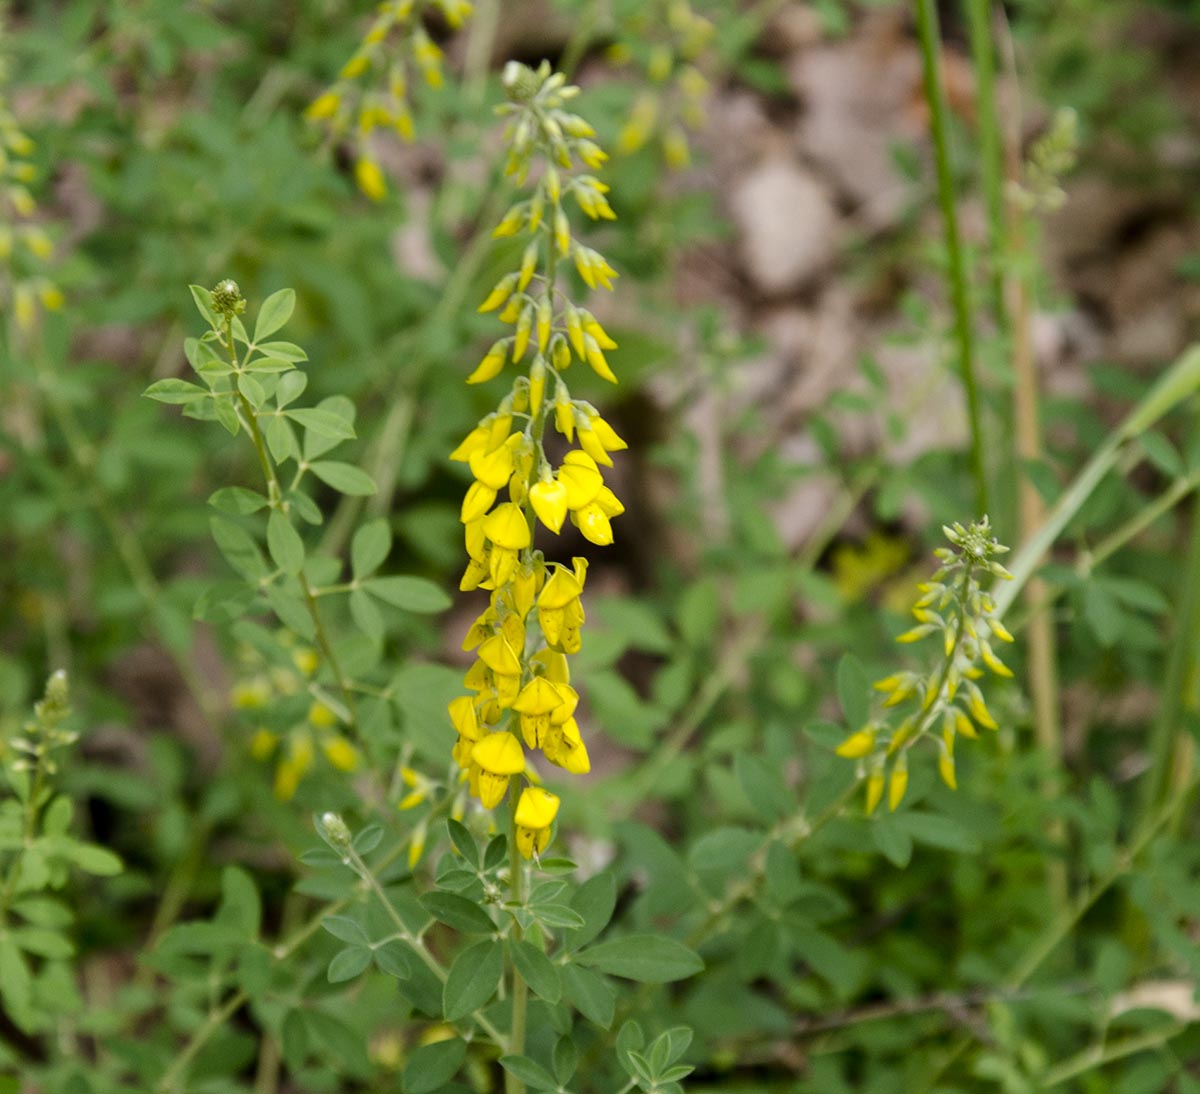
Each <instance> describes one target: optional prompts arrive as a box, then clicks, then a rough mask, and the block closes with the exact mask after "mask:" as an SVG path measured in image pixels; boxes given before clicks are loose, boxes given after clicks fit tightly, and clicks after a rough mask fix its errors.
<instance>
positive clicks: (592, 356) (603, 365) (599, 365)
mask: <svg viewBox="0 0 1200 1094" xmlns="http://www.w3.org/2000/svg"><path fill="white" fill-rule="evenodd" d="M583 345H584V350H585V354H586V357H587V363H588V364H589V365H591V367H592V371H593V372H594V373H595V374H596V375H597V376H599V377H600V378H601V379H602V380H607V381H608V382H609V383H610V384H615V383H616V382H617V377H616V374H615V373H614V372H613V370H612V369H611V368H609V367H608V362H607V361H606V360H605V359H604V351H603V350H601V349H600V343H599V342H597V341H596V339H595V338H593V337H592V336H591V335H590V334H585V335H584V336H583Z"/></svg>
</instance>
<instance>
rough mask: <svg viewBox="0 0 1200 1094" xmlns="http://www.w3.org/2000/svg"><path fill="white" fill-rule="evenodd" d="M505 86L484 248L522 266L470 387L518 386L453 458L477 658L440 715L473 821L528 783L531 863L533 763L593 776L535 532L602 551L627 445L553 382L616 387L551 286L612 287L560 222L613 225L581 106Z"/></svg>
mask: <svg viewBox="0 0 1200 1094" xmlns="http://www.w3.org/2000/svg"><path fill="white" fill-rule="evenodd" d="M504 82H505V88H506V90H507V92H508V96H509V102H508V103H507V104H506V105H505V106H503V107H501V110H502V111H503V112H504V113H506V114H507V115H508V116H509V119H510V120H509V123H508V127H507V129H506V133H505V136H506V139H507V142H508V158H507V162H506V172H507V174H509V175H510V176H513V177H515V178H516V179H517V181H518V182H519V183H522V184H525V183H526V181H527V179H528V178H529V176H530V173H531V171H536V178H535V180H534V181H533V182H532V183H530V184H529V186H528V189H529V191H530V193H529V196H528V197H527V198H524V199H523V200H520V201H518V202H517V203H516V204H514V205H513V206H512V208H510V209H509V210H508V212H506V213H505V215H504V217H503V218H502V219H501V221H500V224H499V225H498V227H497V228H496V230H495V231H494V233H493V235H494V236H496V237H497V238H504V237H513V236H523V237H526V239H527V242H526V245H525V247H524V250H523V253H522V257H521V262H520V267H519V268H518V269H517V270H515V271H514V272H512V273H510V274H508V275H506V276H505V277H503V278H502V279H501V280H500V281H499V283H498V284H497V285H496V286H495V288H493V289H492V291H491V292H490V293H489V294H488V296H487V298H486V299H485V300H484V302H483V304H482V305H481V307H480V309H479V310H480V311H481V312H493V311H495V312H498V313H499V318H500V320H501V321H502V322H504V323H507V324H509V325H510V326H512V328H513V331H512V333H511V334H510V335H508V336H506V337H504V338H500V339H499V340H497V341H496V342H495V343H494V344H493V345H492V346H491V348H490V349H489V350H488V351H487V353H486V354H485V355H484V358H483V360H482V362H481V363H480V364H479V366H478V367H477V368H476V369H475V371H474V372H473V373H472V374H471V375H470V376H469V377H468V378H467V383H470V384H479V383H486V382H488V381H489V380H492V379H494V378H495V377H497V376H498V375H499V374H500V372H501V371H502V370H503V368H504V366H505V365H506V364H507V363H508V362H509V361H512V362H514V363H516V364H518V365H521V366H523V367H524V370H525V371H524V374H523V375H520V376H518V377H517V379H516V381H515V382H514V384H513V386H512V388H511V390H510V392H509V394H508V395H506V396H505V397H504V399H503V400H502V401H501V403H500V405H499V406H498V408H497V409H496V411H495V412H494V413H492V414H489V415H488V416H487V417H486V418H484V419H483V420H482V421H480V422H479V424H478V425H477V426H476V427H475V428H474V429H473V430H472V431H471V432H470V434H469V435H468V436H467V437H466V438H465V439H464V440H463V442H462V443H461V444H460V445H459V446H458V447H457V448H456V449H455V450H454V452H452V453H451V456H450V458H451V459H453V460H456V461H459V462H461V463H465V464H466V465H467V466H468V467H469V468H470V470H471V475H472V476H473V479H474V481H473V482H472V483H471V486H470V487H469V489H468V490H467V493H466V497H465V498H464V499H463V505H462V513H461V516H462V523H463V526H464V528H465V534H466V549H467V555H468V559H469V561H468V563H467V568H466V572H465V573H464V574H463V578H462V582H461V585H460V587H461V588H462V589H463V590H464V591H468V590H471V589H477V588H481V589H486V590H488V591H489V592H490V597H489V600H488V606H487V608H486V609H485V610H484V611H483V613H482V614H481V615H480V616H479V618H478V619H476V620H475V623H474V625H473V626H472V627H471V629H470V631H469V632H468V633H467V636H466V639H465V640H464V642H463V648H464V649H466V650H474V651H475V655H476V661H475V663H474V665H473V666H472V667H471V669H470V670H469V671H468V672H467V674H466V678H465V680H464V683H465V684H466V686H467V688H468V689H470V691H472V692H473V693H474V694H473V695H464V696H460V697H459V698H457V699H455V700H454V701H453V702H452V703H451V704H450V719H451V721H452V722H453V724H454V728H455V730H456V731H457V732H458V742H457V744H456V745H455V746H454V758H455V760H456V762H457V763H458V764H459V766H460V767H462V768H463V769H464V771H465V772H466V778H467V781H468V785H469V787H470V791H471V793H472V794H473V795H474V796H475V797H477V798H478V799H479V800H480V801H481V802H482V803H483V805H484V806H485V807H486V808H489V809H491V808H494V807H495V806H496V805H498V804H499V803H500V802H501V801H502V800H503V799H504V797H505V795H506V794H507V792H508V790H509V787H510V785H511V784H512V781H513V780H514V779H518V780H520V779H524V781H525V782H526V783H528V784H529V785H527V786H525V787H524V789H522V790H521V793H520V797H519V799H517V800H516V804H515V806H514V813H513V817H514V827H515V838H516V841H517V845H518V848H519V849H520V851H521V853H522V854H523V855H524V856H525V857H526V858H530V857H532V856H534V855H536V854H540V853H541V851H542V850H543V849H544V848H545V847H546V845H547V843H548V842H549V839H550V828H551V825H552V824H553V822H554V818H555V816H556V814H557V811H558V804H559V799H558V798H557V797H556V796H555V795H553V794H551V793H549V792H548V791H546V790H543V789H542V788H540V787H539V786H537V785H534V784H535V783H536V782H537V781H538V776H537V773H536V771H535V770H534V768H533V767H531V761H530V758H529V754H530V753H538V752H540V753H541V755H542V757H543V758H544V759H545V760H546V761H547V762H548V763H551V764H553V765H555V766H557V767H561V768H563V769H564V770H565V771H569V772H571V773H572V774H579V775H582V774H586V773H587V771H588V770H589V769H590V762H589V760H588V753H587V746H586V745H585V744H584V742H583V736H582V734H581V733H580V730H579V724H578V723H577V722H576V720H575V709H576V706H577V705H578V702H579V696H578V694H577V693H576V691H575V689H574V688H573V687H571V675H570V669H569V667H568V663H567V658H568V656H569V655H571V654H574V653H577V652H578V651H579V648H580V645H581V636H580V630H581V628H582V626H583V623H584V610H583V602H582V595H583V588H584V583H585V581H586V579H587V559H585V558H575V559H573V560H572V562H571V565H570V566H566V565H563V564H562V563H557V562H548V561H547V560H546V559H545V557H544V555H543V554H542V552H541V551H540V550H538V549H536V548H535V546H534V536H535V532H536V529H537V526H538V525H539V524H540V525H541V526H542V527H543V528H545V529H546V530H548V531H549V532H550V533H553V534H555V535H557V534H559V533H560V532H561V530H562V528H563V526H564V525H565V524H566V522H567V520H568V519H569V520H570V521H571V523H572V524H574V525H575V526H576V527H577V528H578V529H579V531H580V532H581V533H582V535H583V536H584V537H585V538H586V539H587V540H589V541H590V542H592V543H595V544H597V545H599V546H605V545H607V544H610V543H612V541H613V530H612V521H613V519H614V518H615V517H618V516H619V515H620V514H621V513H622V512H624V506H623V505H622V504H621V502H620V501H619V500H618V498H617V496H616V495H615V494H614V493H613V492H612V490H611V489H610V488H609V487H608V486H606V485H605V482H604V473H603V471H602V470H601V468H602V467H612V466H613V461H612V455H611V454H612V453H613V452H619V451H621V450H622V449H624V448H625V447H626V444H625V442H624V441H623V440H622V439H621V438H620V437H619V436H618V435H617V433H616V431H615V430H614V429H613V428H612V426H611V425H609V423H608V422H606V421H605V420H604V419H603V418H602V417H601V416H600V414H599V412H598V411H597V410H596V408H595V407H594V406H592V405H591V404H590V403H587V402H584V401H583V400H580V399H574V398H572V396H571V393H570V390H569V388H568V387H567V383H566V380H565V378H564V376H563V373H564V372H565V371H566V370H567V369H568V367H569V366H570V365H571V364H572V362H573V361H575V360H577V359H578V360H579V361H582V362H584V363H586V364H587V365H588V366H589V367H590V368H591V369H593V370H594V371H595V372H596V373H597V375H599V376H601V377H602V378H603V379H605V380H607V381H609V382H611V383H615V382H616V376H615V375H614V374H613V372H612V369H611V368H610V367H609V365H608V361H607V358H606V357H605V351H607V350H611V349H614V348H616V343H615V342H614V341H613V340H612V339H611V338H610V337H609V336H608V334H607V333H606V332H605V330H604V328H603V327H602V326H601V325H600V323H599V322H598V321H597V320H596V318H595V316H594V315H593V314H592V313H591V312H590V311H588V310H587V309H586V308H583V307H580V306H579V305H578V304H576V303H574V302H573V301H572V300H571V299H570V296H569V295H568V292H567V290H566V288H565V287H564V286H563V284H562V283H561V282H562V280H563V273H562V266H563V264H564V263H565V262H566V261H568V260H569V261H570V262H571V263H572V265H573V267H574V269H575V270H576V272H577V273H578V275H579V277H580V279H581V280H582V281H583V283H584V284H585V285H586V286H588V287H589V288H596V287H604V288H609V287H611V283H612V279H613V277H615V276H616V271H614V270H613V268H612V267H611V266H610V265H609V264H608V262H607V261H606V260H605V259H604V257H603V255H601V254H599V252H597V251H595V250H594V249H592V248H591V247H588V246H586V245H584V244H583V243H582V242H581V241H580V240H578V239H577V238H576V237H575V235H574V233H573V231H572V225H571V218H570V215H569V213H568V208H569V205H568V201H573V202H574V203H575V206H576V207H577V208H578V209H579V210H580V211H581V212H582V213H583V214H584V215H585V216H586V217H588V218H590V219H592V220H611V219H612V218H613V217H614V215H615V214H614V213H613V211H612V208H611V206H610V205H609V203H608V199H607V198H606V197H605V194H606V193H607V190H608V187H606V186H605V185H604V184H603V183H602V182H600V181H599V180H598V179H597V178H595V177H594V176H593V175H591V174H589V173H587V172H586V171H585V170H583V168H592V169H595V168H598V167H599V166H600V165H601V164H602V163H603V162H604V160H605V159H606V156H605V154H604V152H603V151H602V150H601V149H600V148H599V146H598V145H596V144H595V143H594V142H593V141H592V139H591V138H592V136H593V130H592V127H591V126H590V125H589V124H588V123H587V122H586V121H584V119H583V118H581V117H579V115H577V114H573V113H571V112H569V111H568V110H566V109H565V104H566V103H567V102H568V101H569V100H570V99H572V98H573V97H574V96H575V95H576V94H577V92H578V89H577V88H574V87H570V86H567V84H566V80H565V77H563V76H562V75H559V74H551V71H550V68H549V66H548V65H545V64H543V65H542V67H541V68H539V69H538V70H537V71H534V70H532V69H530V68H528V67H526V66H524V65H520V64H517V63H515V62H514V63H512V64H510V65H509V66H508V68H506V69H505V73H504ZM548 425H552V427H553V428H554V429H555V430H557V432H558V433H560V434H561V435H562V437H563V438H564V439H565V440H566V442H567V443H568V444H575V445H577V447H575V448H572V449H571V450H570V451H568V452H567V453H566V455H564V456H563V457H562V459H561V461H560V462H559V464H558V466H557V467H555V466H554V464H553V462H552V461H551V459H550V458H549V457H548V455H547V453H546V448H545V445H544V443H543V442H544V438H545V432H546V428H547V426H548Z"/></svg>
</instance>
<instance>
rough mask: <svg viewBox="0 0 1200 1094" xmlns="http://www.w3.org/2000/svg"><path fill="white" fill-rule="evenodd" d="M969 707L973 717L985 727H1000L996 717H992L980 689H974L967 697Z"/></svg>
mask: <svg viewBox="0 0 1200 1094" xmlns="http://www.w3.org/2000/svg"><path fill="white" fill-rule="evenodd" d="M967 709H968V710H970V712H971V717H972V718H974V719H975V721H977V722H978V723H979V724H980V725H981V726H983V727H984V728H985V729H999V728H1000V726H999V725H998V724H997V722H996V719H995V718H993V717H992V715H991V712H990V711H989V710H988V708H987V706H986V705H985V704H984V701H983V696H982V695H980V694H979V692H978V691H972V693H971V695H970V696H969V698H968V699H967Z"/></svg>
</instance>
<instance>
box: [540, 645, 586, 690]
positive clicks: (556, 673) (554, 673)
mask: <svg viewBox="0 0 1200 1094" xmlns="http://www.w3.org/2000/svg"><path fill="white" fill-rule="evenodd" d="M529 660H530V663H531V664H532V665H535V666H538V665H540V666H541V667H542V668H543V669H544V670H545V673H544V675H545V677H546V679H547V680H549V681H550V682H551V683H552V684H559V685H560V686H562V687H563V688H567V687H569V685H570V683H571V669H570V666H569V665H568V664H567V659H566V658H565V657H564V656H563V655H562V654H561V653H559V652H558V650H552V649H550V648H549V647H548V646H547V647H546V648H545V649H541V650H538V652H537V653H535V654H534V655H533V656H532V657H531V658H530V659H529ZM570 693H571V694H572V695H574V694H576V692H575V689H574V688H570Z"/></svg>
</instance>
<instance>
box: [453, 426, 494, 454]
mask: <svg viewBox="0 0 1200 1094" xmlns="http://www.w3.org/2000/svg"><path fill="white" fill-rule="evenodd" d="M490 435H491V430H490V429H488V428H486V427H485V426H482V425H477V426H476V427H475V428H474V429H472V430H471V432H470V433H468V434H467V435H466V436H465V437H464V438H463V439H462V442H461V443H460V444H459V446H458V447H457V448H456V449H455V450H454V451H453V452H451V453H450V459H452V460H453V461H454V462H455V463H468V462H469V461H470V459H471V453H472V452H474V451H475V450H476V449H479V448H483V447H484V446H485V445H486V444H487V443H488V437H489V436H490Z"/></svg>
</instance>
